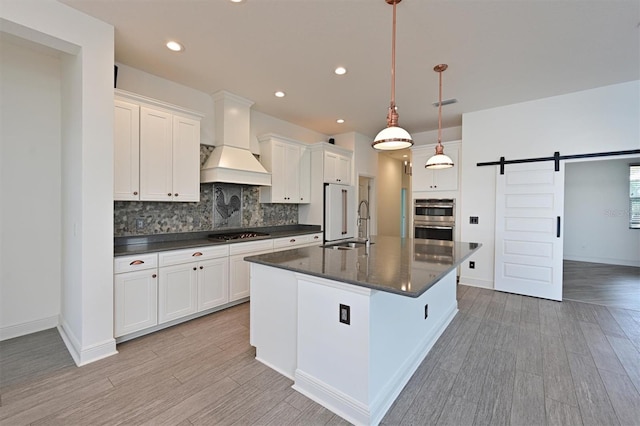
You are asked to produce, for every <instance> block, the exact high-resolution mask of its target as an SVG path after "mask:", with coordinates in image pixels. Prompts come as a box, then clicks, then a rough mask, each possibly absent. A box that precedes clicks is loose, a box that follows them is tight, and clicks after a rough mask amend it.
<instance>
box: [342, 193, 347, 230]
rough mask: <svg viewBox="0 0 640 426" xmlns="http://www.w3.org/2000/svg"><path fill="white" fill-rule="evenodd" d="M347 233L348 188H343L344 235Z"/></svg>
mask: <svg viewBox="0 0 640 426" xmlns="http://www.w3.org/2000/svg"><path fill="white" fill-rule="evenodd" d="M346 233H347V190H346V189H343V190H342V235H345V234H346Z"/></svg>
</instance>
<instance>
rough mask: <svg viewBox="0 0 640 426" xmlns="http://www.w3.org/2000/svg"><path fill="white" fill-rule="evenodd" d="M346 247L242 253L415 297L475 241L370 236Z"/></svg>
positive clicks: (268, 263)
mask: <svg viewBox="0 0 640 426" xmlns="http://www.w3.org/2000/svg"><path fill="white" fill-rule="evenodd" d="M372 241H373V242H374V243H373V244H371V246H370V248H369V250H368V254H367V253H366V251H367V249H366V247H365V246H364V245H358V246H357V248H355V249H352V250H336V249H332V248H323V247H302V248H296V249H290V250H285V251H279V252H275V253H267V254H261V255H257V256H249V257H246V258H245V260H247V261H249V262H254V263H258V264H261V265H266V266H272V267H274V268H280V269H286V270H290V271H294V272H300V273H303V274H308V275H314V276H317V277H320V278H326V279H329V280H334V281H340V282H344V283H348V284H354V285H357V286H361V287H367V288H372V289H375V290H381V291H386V292H390V293H396V294H401V295H403V296H409V297H419V296H420V295H421V294H422V293H424V292H425V291H427V290H428V289H429V288H430V287H431V286H433V285H434V284H435V283H436V282H438V281H439V280H440V279H441V278H443V277H444V276H445V275H446V274H447V273H449V272H451V271H452V270H454V269H455V268H456V267H457V266H458V265H460V264H461V263H462V262H464V261H465V259H467V258H468V257H469V256H471V255H472V254H473V253H474V252H475V251H476V250H478V248H480V247H481V244H478V243H467V242H453V243H452V242H441V241H433V240H421V239H411V238H400V237H373V238H372Z"/></svg>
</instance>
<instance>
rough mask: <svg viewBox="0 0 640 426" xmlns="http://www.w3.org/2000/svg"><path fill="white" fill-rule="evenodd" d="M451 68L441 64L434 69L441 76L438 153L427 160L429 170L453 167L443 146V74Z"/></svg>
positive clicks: (426, 166)
mask: <svg viewBox="0 0 640 426" xmlns="http://www.w3.org/2000/svg"><path fill="white" fill-rule="evenodd" d="M447 68H449V66H448V65H447V64H439V65H436V66H435V67H433V70H434V71H435V72H437V73H438V76H439V80H440V81H439V84H438V86H439V87H438V91H439V95H438V144H437V145H436V153H435V155H434V156H432V157H431V158H429V159H428V160H427V163H426V164H425V165H424V167H425V168H427V169H436V170H437V169H448V168H450V167H453V160H451V158H450V157H449V156H448V155H445V153H444V147H443V146H442V73H443V71H445V70H446V69H447Z"/></svg>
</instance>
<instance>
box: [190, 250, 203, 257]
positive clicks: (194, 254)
mask: <svg viewBox="0 0 640 426" xmlns="http://www.w3.org/2000/svg"><path fill="white" fill-rule="evenodd" d="M191 256H192V257H198V256H202V253H201V252H199V251H197V252H195V253H193V254H192V255H191Z"/></svg>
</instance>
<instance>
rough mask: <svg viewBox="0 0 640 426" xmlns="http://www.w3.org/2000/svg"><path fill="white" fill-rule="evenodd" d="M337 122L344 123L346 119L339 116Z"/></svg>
mask: <svg viewBox="0 0 640 426" xmlns="http://www.w3.org/2000/svg"><path fill="white" fill-rule="evenodd" d="M336 123H338V124H342V123H344V120H343V119H342V118H338V119H337V120H336Z"/></svg>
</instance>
